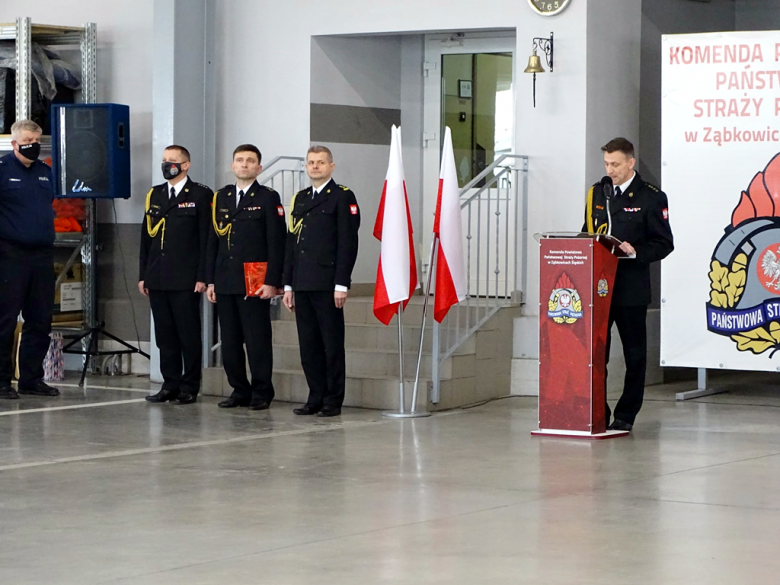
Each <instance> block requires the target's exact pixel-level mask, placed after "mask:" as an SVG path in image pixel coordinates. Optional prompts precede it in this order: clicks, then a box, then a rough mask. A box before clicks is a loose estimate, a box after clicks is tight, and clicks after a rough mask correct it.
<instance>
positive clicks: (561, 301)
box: [547, 272, 583, 324]
mask: <svg viewBox="0 0 780 585" xmlns="http://www.w3.org/2000/svg"><path fill="white" fill-rule="evenodd" d="M547 309H548V310H547V316H548V317H550V318H551V319H552V320H553V321H555V322H556V323H568V324H572V323H576V322H577V320H578V319H582V316H583V312H582V300H581V299H580V294H579V293H578V292H577V289H575V288H574V284H573V283H572V281H571V279H570V278H569V276H568V275H567V274H566V273H565V272H564V273H563V274H561V277H560V278H559V279H558V282H556V283H555V290H553V291H552V294H551V295H550V300H549V302H548V303H547Z"/></svg>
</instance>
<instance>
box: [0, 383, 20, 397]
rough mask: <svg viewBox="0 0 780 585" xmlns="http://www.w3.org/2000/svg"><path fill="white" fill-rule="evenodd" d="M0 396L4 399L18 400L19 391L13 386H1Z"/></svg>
mask: <svg viewBox="0 0 780 585" xmlns="http://www.w3.org/2000/svg"><path fill="white" fill-rule="evenodd" d="M0 398H4V399H6V400H19V393H18V392H17V391H16V390H14V387H13V386H3V387H2V388H0Z"/></svg>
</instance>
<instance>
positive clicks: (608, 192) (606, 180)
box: [601, 176, 615, 201]
mask: <svg viewBox="0 0 780 585" xmlns="http://www.w3.org/2000/svg"><path fill="white" fill-rule="evenodd" d="M601 188H602V189H603V190H604V197H606V199H607V201H609V200H611V199H612V195H613V194H614V193H615V191H614V188H613V185H612V177H610V176H606V177H602V179H601Z"/></svg>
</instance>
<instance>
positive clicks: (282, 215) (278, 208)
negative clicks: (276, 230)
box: [276, 205, 284, 217]
mask: <svg viewBox="0 0 780 585" xmlns="http://www.w3.org/2000/svg"><path fill="white" fill-rule="evenodd" d="M276 213H278V214H279V217H284V207H282V206H281V205H278V206H277V207H276Z"/></svg>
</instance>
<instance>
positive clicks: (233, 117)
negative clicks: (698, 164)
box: [217, 0, 618, 306]
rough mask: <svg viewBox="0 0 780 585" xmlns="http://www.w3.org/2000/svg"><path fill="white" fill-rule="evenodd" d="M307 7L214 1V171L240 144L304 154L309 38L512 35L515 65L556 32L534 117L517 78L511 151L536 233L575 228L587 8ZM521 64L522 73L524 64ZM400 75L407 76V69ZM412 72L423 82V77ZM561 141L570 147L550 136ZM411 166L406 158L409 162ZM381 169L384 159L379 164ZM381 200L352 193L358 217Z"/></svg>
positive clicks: (504, 1) (346, 2)
mask: <svg viewBox="0 0 780 585" xmlns="http://www.w3.org/2000/svg"><path fill="white" fill-rule="evenodd" d="M608 1H609V2H617V1H618V0H608ZM313 6H315V3H313V2H309V1H304V0H295V1H287V2H275V3H268V2H255V1H252V0H229V1H228V0H223V1H221V2H219V4H218V7H217V34H218V35H219V37H220V38H221V39H222V40H223V43H222V44H221V46H219V47H218V49H217V63H218V71H219V74H218V75H219V77H220V78H219V79H218V83H217V85H218V87H220V88H221V94H220V96H219V97H218V100H219V101H218V107H217V110H218V116H219V120H218V124H217V127H218V135H217V158H218V161H220V163H222V162H223V161H224V163H225V164H227V161H229V159H230V152H231V148H232V145H235V144H237V143H238V142H241V141H243V140H248V141H255V142H256V143H258V146H260V148H261V149H262V150H263V151H264V156H269V157H273V156H276V155H281V154H294V153H302V152H305V149H306V148H307V146H308V145H309V98H310V95H311V88H310V81H309V69H310V66H311V49H310V47H311V37H312V36H316V35H338V34H372V33H376V34H387V33H418V34H419V33H422V32H426V31H429V32H436V31H460V30H469V29H498V28H507V27H516V29H517V38H518V60H519V61H520V60H523V59H524V56H525V55H527V54H530V48H531V39H532V38H533V37H534V36H542V35H544V34H547V32H548V31H549V30H550V29H553V30H555V33H556V43H557V46H556V53H557V54H556V58H557V63H556V71H555V73H554V74H552V75H547V76H545V78H544V80H540V94H541V93H542V92H544V94H545V99H541V100H540V102H539V106H538V107H537V108H536V109H533V108H532V107H531V76H529V75H522V73H520V74H518V76H517V77H518V100H517V125H518V132H517V138H516V151H517V152H519V153H525V154H530V155H532V156H533V160H532V162H531V168H532V172H531V182H530V190H531V203H530V210H529V211H530V215H529V216H530V226H531V229H532V231H541V230H555V229H571V227H572V225H574V224H573V223H572V222H575V223H576V221H579V220H580V218H581V210H580V209H579V207H581V199H582V196H581V192H582V190H583V188H584V187H585V185H586V184H587V180H586V172H585V120H586V108H585V100H584V95H585V65H586V56H585V51H583V47H584V46H585V41H586V28H585V22H586V18H587V13H586V8H587V1H586V0H580V1H579V2H573V3H572V5H571V7H570V8H569V9H567V10H566V11H565V12H564V13H563V14H562V15H559V16H556V17H552V18H544V17H540V16H537V15H535V14H533V13H532V12H531V10H530V9H529V8H528V6H527V5H526V3H525V2H518V1H517V0H495V1H494V2H492V3H490V8H489V9H487V10H484V9H483V10H475V9H474V8H475V3H474V2H473V0H452V1H449V2H443V1H438V2H420V3H414V4H413V5H411V4H409V3H406V2H388V3H366V2H362V1H359V0H342V1H340V2H338V3H331V4H330V5H329V6H328V10H327V11H326V12H327V17H324V16H323V11H322V10H312V9H311V8H312V7H313ZM265 23H269V25H268V26H266V25H265ZM284 23H287V25H285V24H284ZM248 38H251V39H252V41H253V42H252V45H251V50H249V49H248V47H247V44H246V39H248ZM408 66H409V67H411V65H408ZM517 66H518V67H519V71H522V69H523V68H524V66H525V64H524V63H523V64H522V66H521V65H520V64H518V65H517ZM405 71H406V72H407V73H409V71H410V69H405ZM418 72H419V73H420V75H421V74H422V73H421V70H419V69H418ZM237 79H240V80H241V83H240V87H241V88H242V92H241V93H240V94H238V93H237V92H236V91H235V88H236V86H237V84H236V81H235V80H237ZM410 91H411V92H414V91H415V90H414V88H412V89H410ZM418 95H419V94H418ZM410 134H412V132H411V129H406V128H405V129H404V142H405V143H408V144H412V143H419V142H420V141H421V138H422V136H421V135H420V134H419V130H418V135H417V136H414V135H410ZM561 135H565V136H567V139H566V140H560V139H559V138H556V137H558V136H561ZM409 158H410V155H409V154H407V153H405V161H406V160H407V159H409ZM339 164H340V167H341V169H342V172H343V169H344V167H345V166H347V165H349V164H351V163H350V161H348V160H344V161H339ZM385 164H386V163H385V161H382V162H381V165H380V166H384V165H385ZM415 172H416V171H415ZM382 178H383V177H382ZM380 194H381V182H380V183H379V184H378V185H377V186H376V189H374V190H373V191H372V192H370V193H357V195H358V197H359V198H360V200H361V202H362V204H363V207H364V209H365V208H366V207H367V206H366V200H367V199H376V200H378V198H379V196H380ZM369 207H370V206H369ZM364 221H367V222H372V221H373V218H371V217H365V218H364ZM364 240H365V238H364ZM361 253H362V252H361ZM531 256H532V260H533V266H532V269H531V272H530V274H529V282H534V281H535V277H536V273H537V271H538V269H537V268H536V266H538V260H536V258H535V256H536V255H535V253H534V254H531ZM374 261H375V259H374ZM361 262H362V261H361ZM530 297H531V298H530V299H529V300H530V301H531V305H530V306H534V303H536V302H538V295H537V294H536V293H534V291H531V295H530Z"/></svg>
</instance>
